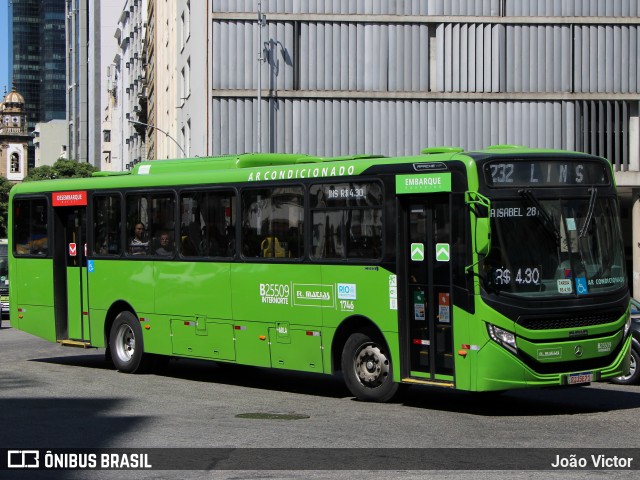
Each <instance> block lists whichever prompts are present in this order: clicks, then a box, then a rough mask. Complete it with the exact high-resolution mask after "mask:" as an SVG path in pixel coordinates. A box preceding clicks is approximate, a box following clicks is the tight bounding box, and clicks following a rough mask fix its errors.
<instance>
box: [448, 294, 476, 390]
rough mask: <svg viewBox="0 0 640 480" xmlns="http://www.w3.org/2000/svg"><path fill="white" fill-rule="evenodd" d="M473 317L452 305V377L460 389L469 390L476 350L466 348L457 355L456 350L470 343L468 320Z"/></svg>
mask: <svg viewBox="0 0 640 480" xmlns="http://www.w3.org/2000/svg"><path fill="white" fill-rule="evenodd" d="M473 318H474V317H473V316H472V315H470V314H469V313H467V312H466V311H464V310H462V309H461V308H457V307H455V306H454V307H453V323H454V329H453V359H454V375H455V376H454V378H455V384H456V388H457V389H460V390H469V389H470V388H471V375H472V372H473V369H474V365H475V361H476V355H475V352H476V350H471V349H469V350H467V351H466V355H464V356H463V355H459V354H458V350H460V349H462V345H471V344H472V342H471V335H470V333H469V322H470V321H472V319H473Z"/></svg>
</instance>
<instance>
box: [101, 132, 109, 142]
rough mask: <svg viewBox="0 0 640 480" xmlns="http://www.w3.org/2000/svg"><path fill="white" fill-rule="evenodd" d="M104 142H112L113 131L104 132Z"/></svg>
mask: <svg viewBox="0 0 640 480" xmlns="http://www.w3.org/2000/svg"><path fill="white" fill-rule="evenodd" d="M102 140H104V141H105V142H110V141H111V130H103V132H102Z"/></svg>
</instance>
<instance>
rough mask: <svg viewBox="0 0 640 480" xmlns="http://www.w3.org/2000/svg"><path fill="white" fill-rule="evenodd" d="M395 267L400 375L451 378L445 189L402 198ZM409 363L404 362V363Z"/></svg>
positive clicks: (448, 220)
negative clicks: (402, 355) (399, 302)
mask: <svg viewBox="0 0 640 480" xmlns="http://www.w3.org/2000/svg"><path fill="white" fill-rule="evenodd" d="M401 225H403V227H404V228H403V229H402V232H401V233H402V234H401V238H402V241H401V247H400V252H399V257H398V258H400V259H402V260H401V261H402V262H403V265H402V268H400V269H399V272H401V273H402V276H403V277H404V278H401V279H399V280H400V282H404V285H403V288H401V292H403V295H404V302H403V305H405V307H404V308H403V309H402V310H404V311H402V310H401V312H400V313H401V315H402V316H403V317H404V318H403V319H404V322H403V323H404V328H403V329H401V330H402V333H403V334H401V335H402V336H403V337H404V338H405V344H406V345H407V348H405V349H403V351H404V352H408V354H405V358H404V362H403V363H404V365H405V368H403V376H404V375H409V376H410V377H411V378H413V379H416V380H420V379H425V380H431V381H443V382H452V381H453V361H454V358H453V341H452V331H453V329H452V326H453V321H454V319H453V315H452V314H453V308H452V298H451V262H450V255H451V247H452V239H451V207H450V195H448V194H434V195H425V196H421V197H410V198H406V199H404V201H403V221H402V223H401ZM407 367H408V368H407Z"/></svg>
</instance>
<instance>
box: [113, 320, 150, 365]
mask: <svg viewBox="0 0 640 480" xmlns="http://www.w3.org/2000/svg"><path fill="white" fill-rule="evenodd" d="M109 351H110V352H111V359H112V360H113V365H114V366H115V367H116V369H117V370H118V371H119V372H124V373H136V372H141V371H142V370H143V368H142V367H143V365H144V362H143V360H144V346H143V343H142V328H140V321H139V320H138V319H137V318H136V316H135V315H134V314H133V313H131V312H121V313H119V314H118V316H117V317H116V319H115V320H114V322H113V325H112V326H111V332H110V333H109Z"/></svg>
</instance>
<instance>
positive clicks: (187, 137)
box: [184, 120, 191, 157]
mask: <svg viewBox="0 0 640 480" xmlns="http://www.w3.org/2000/svg"><path fill="white" fill-rule="evenodd" d="M184 150H185V154H186V155H187V157H188V156H189V155H191V120H187V124H186V125H185V127H184Z"/></svg>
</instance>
